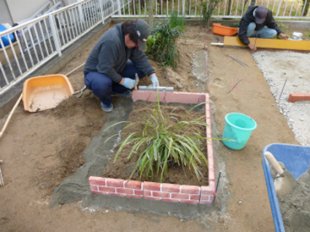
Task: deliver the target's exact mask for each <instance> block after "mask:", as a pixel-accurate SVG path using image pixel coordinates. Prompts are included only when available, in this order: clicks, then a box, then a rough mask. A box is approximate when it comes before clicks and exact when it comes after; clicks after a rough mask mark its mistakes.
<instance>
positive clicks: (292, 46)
mask: <svg viewBox="0 0 310 232" xmlns="http://www.w3.org/2000/svg"><path fill="white" fill-rule="evenodd" d="M255 39H256V38H249V40H250V43H251V44H253V45H254V43H255ZM224 45H225V46H227V45H228V46H229V45H230V46H243V47H245V46H246V45H244V44H243V43H241V41H240V40H239V38H238V37H237V36H225V37H224ZM255 47H257V48H272V49H289V50H302V51H310V41H304V40H303V41H300V40H282V39H260V38H259V39H257V40H256V43H255Z"/></svg>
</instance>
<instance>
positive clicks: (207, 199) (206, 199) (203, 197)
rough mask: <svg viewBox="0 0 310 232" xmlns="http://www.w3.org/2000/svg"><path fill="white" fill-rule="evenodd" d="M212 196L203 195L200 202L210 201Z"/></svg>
mask: <svg viewBox="0 0 310 232" xmlns="http://www.w3.org/2000/svg"><path fill="white" fill-rule="evenodd" d="M210 199H211V195H201V196H200V201H210Z"/></svg>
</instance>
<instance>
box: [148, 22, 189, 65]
mask: <svg viewBox="0 0 310 232" xmlns="http://www.w3.org/2000/svg"><path fill="white" fill-rule="evenodd" d="M174 23H175V22H174ZM174 23H173V24H174ZM181 34H183V33H182V31H180V30H179V27H178V26H176V27H174V28H172V27H171V26H170V25H169V22H167V23H164V22H162V23H159V24H158V25H157V26H156V27H155V28H154V29H153V30H152V31H151V35H150V36H149V38H148V40H147V51H146V54H147V55H148V56H149V57H150V59H152V60H155V61H157V62H158V63H159V64H160V65H162V66H171V67H172V68H173V69H176V67H177V62H178V61H179V50H178V48H177V46H176V40H177V38H178V37H179V36H180V35H181Z"/></svg>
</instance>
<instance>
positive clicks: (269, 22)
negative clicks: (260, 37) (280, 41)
mask: <svg viewBox="0 0 310 232" xmlns="http://www.w3.org/2000/svg"><path fill="white" fill-rule="evenodd" d="M257 7H258V6H249V8H248V10H247V12H245V14H244V15H243V17H242V19H241V21H240V24H239V32H238V36H239V39H240V40H241V42H242V43H243V44H245V45H248V44H249V43H250V41H249V39H248V37H247V36H246V31H247V29H248V25H249V24H250V23H251V22H254V23H255V17H254V16H253V11H254V10H255V9H256V8H257ZM264 26H267V27H268V28H271V29H274V30H276V31H277V34H278V35H279V34H280V33H281V29H280V28H279V27H278V26H277V24H276V21H275V20H274V18H273V16H272V11H271V10H268V13H267V17H266V20H265V22H263V23H262V24H256V28H255V31H258V30H259V29H261V28H263V27H264Z"/></svg>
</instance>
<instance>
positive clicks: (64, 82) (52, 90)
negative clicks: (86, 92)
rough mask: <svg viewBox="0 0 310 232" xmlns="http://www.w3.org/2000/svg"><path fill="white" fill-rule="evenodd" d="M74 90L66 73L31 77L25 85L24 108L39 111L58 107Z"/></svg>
mask: <svg viewBox="0 0 310 232" xmlns="http://www.w3.org/2000/svg"><path fill="white" fill-rule="evenodd" d="M73 92H74V90H73V87H72V85H71V83H70V81H69V79H68V78H67V77H66V76H65V75H61V74H54V75H47V76H38V77H32V78H29V79H28V80H26V81H25V82H24V86H23V98H22V99H23V103H24V109H25V110H26V111H29V112H37V111H42V110H47V109H51V108H54V107H56V106H57V105H58V104H59V103H60V102H61V101H63V100H64V99H66V98H68V97H70V95H72V94H73Z"/></svg>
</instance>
